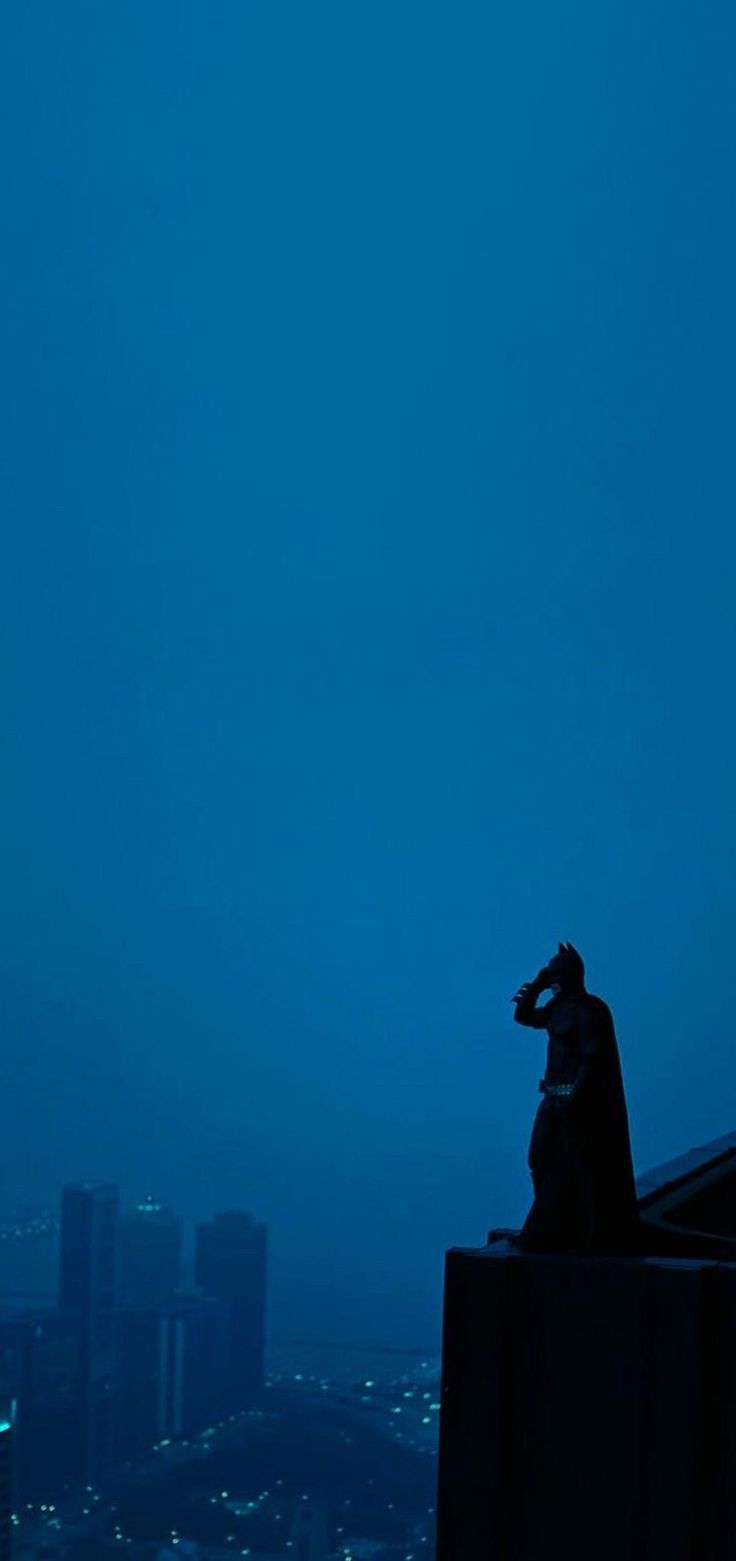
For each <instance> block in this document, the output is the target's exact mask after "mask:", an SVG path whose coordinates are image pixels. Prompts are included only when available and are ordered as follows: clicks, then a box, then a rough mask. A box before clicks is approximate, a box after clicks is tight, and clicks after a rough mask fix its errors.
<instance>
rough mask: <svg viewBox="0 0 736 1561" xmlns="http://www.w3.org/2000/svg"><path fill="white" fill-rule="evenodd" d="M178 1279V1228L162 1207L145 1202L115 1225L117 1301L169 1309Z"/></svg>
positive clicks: (179, 1252) (179, 1265) (169, 1210)
mask: <svg viewBox="0 0 736 1561" xmlns="http://www.w3.org/2000/svg"><path fill="white" fill-rule="evenodd" d="M180 1276H181V1224H180V1222H179V1220H178V1219H177V1218H176V1216H175V1215H174V1214H173V1213H172V1211H171V1209H169V1208H167V1206H166V1205H165V1204H163V1203H159V1202H158V1201H157V1200H156V1199H155V1198H153V1197H147V1198H144V1199H143V1200H142V1201H141V1202H140V1203H139V1204H137V1205H136V1207H135V1208H134V1209H132V1210H130V1211H129V1212H127V1213H126V1214H124V1215H123V1216H121V1218H120V1221H119V1224H118V1282H117V1294H118V1299H119V1301H120V1302H121V1304H123V1305H125V1304H127V1303H132V1304H134V1305H139V1306H168V1305H169V1304H170V1303H171V1301H172V1299H173V1297H174V1295H175V1294H176V1290H177V1288H178V1286H179V1282H180Z"/></svg>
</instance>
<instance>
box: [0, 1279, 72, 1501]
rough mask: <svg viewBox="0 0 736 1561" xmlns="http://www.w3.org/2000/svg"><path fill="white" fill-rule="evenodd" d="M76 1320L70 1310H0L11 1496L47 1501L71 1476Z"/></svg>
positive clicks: (0, 1397) (0, 1392) (0, 1374)
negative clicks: (9, 1410) (11, 1419)
mask: <svg viewBox="0 0 736 1561" xmlns="http://www.w3.org/2000/svg"><path fill="white" fill-rule="evenodd" d="M78 1362H79V1322H78V1319H77V1316H76V1314H75V1313H70V1312H62V1311H57V1310H53V1309H51V1308H50V1307H47V1308H43V1309H38V1308H37V1309H35V1310H32V1309H24V1310H21V1311H14V1310H13V1309H12V1307H11V1306H9V1305H7V1306H6V1307H5V1308H4V1309H3V1311H2V1312H0V1402H4V1401H6V1400H12V1401H13V1402H14V1403H15V1405H16V1413H15V1423H14V1427H13V1442H14V1453H13V1471H14V1489H15V1493H16V1499H17V1500H18V1501H19V1502H21V1503H26V1502H29V1501H30V1502H36V1501H39V1502H40V1501H42V1500H46V1501H48V1500H49V1499H50V1498H51V1497H52V1496H55V1495H57V1494H58V1493H59V1492H60V1491H61V1489H62V1487H63V1486H64V1484H65V1483H67V1482H68V1481H69V1480H71V1479H72V1478H73V1475H74V1463H73V1458H72V1448H71V1446H70V1441H69V1426H70V1425H73V1424H74V1419H75V1415H76V1412H77V1386H78Z"/></svg>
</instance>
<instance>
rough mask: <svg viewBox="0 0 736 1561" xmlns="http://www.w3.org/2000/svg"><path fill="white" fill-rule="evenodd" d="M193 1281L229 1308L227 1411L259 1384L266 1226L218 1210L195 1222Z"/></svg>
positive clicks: (255, 1393) (257, 1389) (252, 1396)
mask: <svg viewBox="0 0 736 1561" xmlns="http://www.w3.org/2000/svg"><path fill="white" fill-rule="evenodd" d="M195 1273H196V1281H197V1284H198V1285H199V1287H200V1289H201V1290H202V1291H203V1293H204V1294H205V1295H207V1296H214V1297H215V1299H216V1300H219V1301H224V1302H225V1303H226V1305H227V1309H228V1350H227V1359H228V1364H227V1386H226V1399H225V1405H224V1407H225V1408H227V1409H228V1410H229V1411H234V1410H238V1409H243V1408H245V1407H246V1406H247V1405H248V1404H251V1403H253V1401H254V1399H256V1398H257V1397H258V1394H259V1393H260V1391H261V1389H262V1387H263V1376H264V1364H265V1331H266V1227H265V1225H257V1224H255V1222H254V1221H253V1220H252V1219H251V1216H250V1215H249V1214H240V1213H233V1214H217V1215H215V1218H214V1220H212V1221H211V1222H210V1223H208V1224H203V1225H198V1226H197V1244H196V1255H195Z"/></svg>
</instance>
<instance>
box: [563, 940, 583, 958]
mask: <svg viewBox="0 0 736 1561" xmlns="http://www.w3.org/2000/svg"><path fill="white" fill-rule="evenodd" d="M565 950H566V952H567V953H568V954H577V957H578V959H579V958H580V955H579V954H578V951H577V949H576V948H575V946H574V944H572V943H566V944H565Z"/></svg>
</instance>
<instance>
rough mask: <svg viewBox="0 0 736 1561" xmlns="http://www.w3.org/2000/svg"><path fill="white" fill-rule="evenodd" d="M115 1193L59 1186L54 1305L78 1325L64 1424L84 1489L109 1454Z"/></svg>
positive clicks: (96, 1186)
mask: <svg viewBox="0 0 736 1561" xmlns="http://www.w3.org/2000/svg"><path fill="white" fill-rule="evenodd" d="M117 1216H118V1196H117V1189H116V1188H115V1187H112V1186H109V1185H107V1184H104V1183H95V1182H82V1183H79V1184H77V1185H74V1186H68V1187H65V1188H64V1191H63V1194H62V1206H61V1255H60V1269H59V1304H60V1306H61V1308H62V1310H64V1311H68V1312H71V1313H73V1314H75V1315H76V1317H77V1318H78V1321H79V1350H78V1363H77V1384H76V1406H75V1413H74V1415H73V1417H72V1421H71V1423H70V1426H69V1440H70V1446H71V1447H72V1448H73V1451H74V1462H75V1473H76V1475H77V1477H78V1478H79V1479H80V1480H81V1481H83V1482H85V1483H86V1484H89V1485H97V1484H98V1483H99V1482H100V1481H101V1480H103V1479H104V1478H105V1475H106V1474H107V1472H108V1470H109V1467H110V1463H111V1459H112V1453H113V1444H112V1436H113V1383H114V1372H115V1268H116V1243H117Z"/></svg>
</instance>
